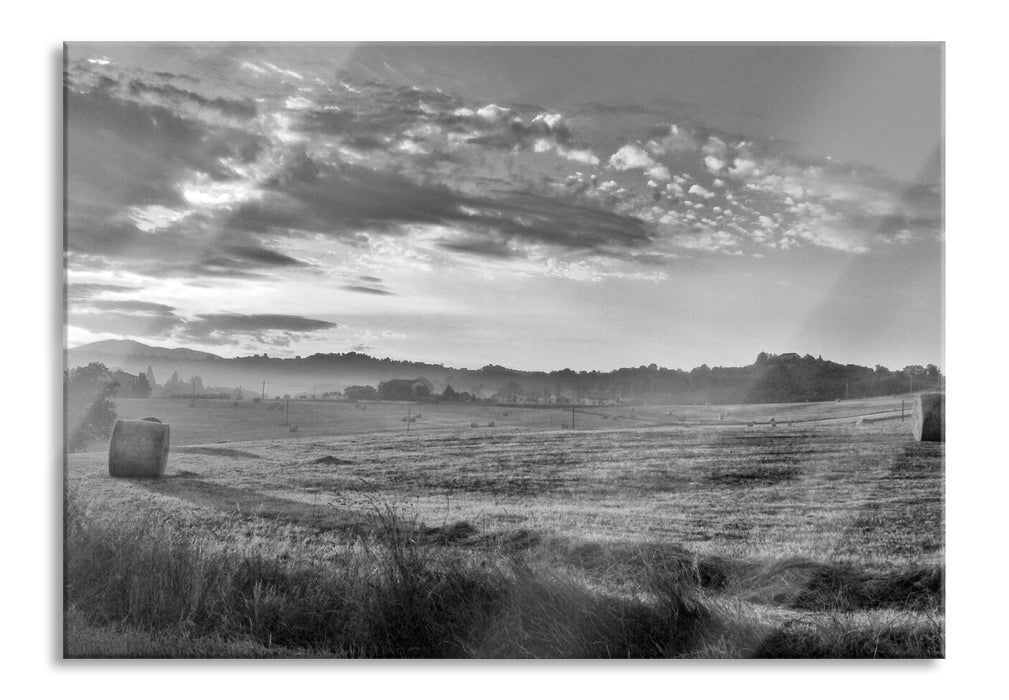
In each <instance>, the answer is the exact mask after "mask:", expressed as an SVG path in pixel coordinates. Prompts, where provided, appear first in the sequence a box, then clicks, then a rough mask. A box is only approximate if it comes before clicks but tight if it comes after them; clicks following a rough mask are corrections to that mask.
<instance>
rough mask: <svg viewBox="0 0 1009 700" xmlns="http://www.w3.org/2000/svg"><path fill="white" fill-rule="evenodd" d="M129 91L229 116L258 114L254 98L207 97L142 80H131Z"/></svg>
mask: <svg viewBox="0 0 1009 700" xmlns="http://www.w3.org/2000/svg"><path fill="white" fill-rule="evenodd" d="M129 91H130V93H131V94H133V95H137V96H143V95H153V96H156V97H162V98H165V99H167V100H170V101H172V102H176V103H181V104H185V103H189V104H192V105H195V106H198V107H209V108H211V109H215V110H217V111H218V112H220V113H221V114H223V115H225V116H228V117H238V118H240V119H252V118H253V117H255V116H256V114H257V110H256V103H255V102H253V101H252V100H230V99H227V98H224V97H214V98H207V97H204V96H203V95H200V94H198V93H195V92H193V91H191V90H183V89H181V88H177V87H175V86H174V85H167V84H166V85H151V84H149V83H145V82H143V81H141V80H137V79H133V80H131V81H130V82H129Z"/></svg>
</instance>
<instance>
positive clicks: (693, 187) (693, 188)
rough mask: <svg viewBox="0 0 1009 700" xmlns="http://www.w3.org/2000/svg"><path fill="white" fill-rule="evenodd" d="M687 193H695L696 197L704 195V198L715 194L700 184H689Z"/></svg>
mask: <svg viewBox="0 0 1009 700" xmlns="http://www.w3.org/2000/svg"><path fill="white" fill-rule="evenodd" d="M687 192H688V193H689V194H693V195H697V196H698V197H704V198H705V199H711V198H712V197H714V196H715V193H714V192H709V191H708V190H706V189H704V188H703V187H701V186H700V185H691V186H690V189H689V190H687Z"/></svg>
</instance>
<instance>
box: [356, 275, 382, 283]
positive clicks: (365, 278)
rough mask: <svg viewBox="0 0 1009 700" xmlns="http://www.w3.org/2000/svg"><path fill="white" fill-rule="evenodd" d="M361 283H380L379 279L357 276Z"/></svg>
mask: <svg viewBox="0 0 1009 700" xmlns="http://www.w3.org/2000/svg"><path fill="white" fill-rule="evenodd" d="M357 278H358V279H359V280H361V281H362V282H381V281H382V278H381V277H372V276H371V275H358V277H357Z"/></svg>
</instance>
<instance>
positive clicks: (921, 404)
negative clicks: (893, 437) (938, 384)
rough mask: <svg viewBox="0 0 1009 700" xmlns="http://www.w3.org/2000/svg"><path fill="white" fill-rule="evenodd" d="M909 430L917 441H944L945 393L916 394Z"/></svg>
mask: <svg viewBox="0 0 1009 700" xmlns="http://www.w3.org/2000/svg"><path fill="white" fill-rule="evenodd" d="M911 432H912V434H913V435H914V439H915V440H917V441H918V442H945V441H946V395H945V394H918V395H917V396H915V397H914V409H913V411H912V414H911Z"/></svg>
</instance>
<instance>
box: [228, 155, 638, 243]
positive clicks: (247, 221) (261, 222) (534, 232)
mask: <svg viewBox="0 0 1009 700" xmlns="http://www.w3.org/2000/svg"><path fill="white" fill-rule="evenodd" d="M297 167H299V168H300V167H301V166H300V165H299V166H297ZM268 185H269V187H270V189H268V190H267V191H266V193H265V194H264V196H263V197H262V198H261V199H260V200H257V201H255V202H250V203H246V204H243V205H242V206H240V207H239V208H238V209H237V210H236V212H235V214H234V216H232V217H231V218H230V219H229V220H228V221H227V226H228V227H229V228H231V229H234V230H238V231H242V232H246V233H249V232H252V233H256V234H263V235H266V234H271V235H277V234H279V233H284V232H291V231H301V232H314V233H320V234H324V235H327V236H333V237H338V238H343V239H344V240H347V241H356V240H357V239H358V232H359V231H360V230H362V229H365V230H371V231H385V232H392V233H395V232H398V231H401V230H402V229H403V227H404V226H408V225H453V226H455V227H456V228H457V229H458V230H459V231H460V232H461V235H463V236H464V239H463V240H459V239H458V238H456V239H450V240H447V241H445V245H446V247H448V248H451V249H454V250H461V251H469V252H473V253H475V254H479V255H484V256H495V257H501V256H509V255H514V254H515V252H514V250H512V248H510V247H509V242H510V241H517V242H523V243H532V244H546V245H552V246H559V247H564V248H571V249H577V250H596V251H598V252H600V253H603V254H606V253H607V252H612V251H614V250H616V249H620V248H627V247H638V246H641V245H645V244H647V243H648V242H649V241H650V240H651V233H650V232H649V231H648V229H647V227H645V225H644V223H643V222H642V221H641V220H640V219H638V218H636V217H631V216H625V215H620V214H615V213H612V212H609V211H606V210H602V209H598V208H593V207H589V206H586V205H582V204H578V203H574V202H566V201H562V200H559V199H557V198H552V197H547V196H542V195H536V194H533V193H529V192H503V193H497V194H496V195H495V196H470V195H466V194H463V193H460V192H456V191H454V190H451V189H449V188H447V187H443V186H431V185H422V184H417V183H415V182H413V181H412V180H410V179H408V178H405V177H402V176H399V175H395V174H390V173H380V172H376V171H375V170H372V169H370V168H365V167H360V166H350V165H345V166H342V167H339V168H336V167H332V166H327V165H322V164H320V165H318V166H317V168H316V169H315V170H313V171H312V175H311V176H308V177H300V176H279V177H277V178H274V180H273V181H272V182H271V183H268Z"/></svg>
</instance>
